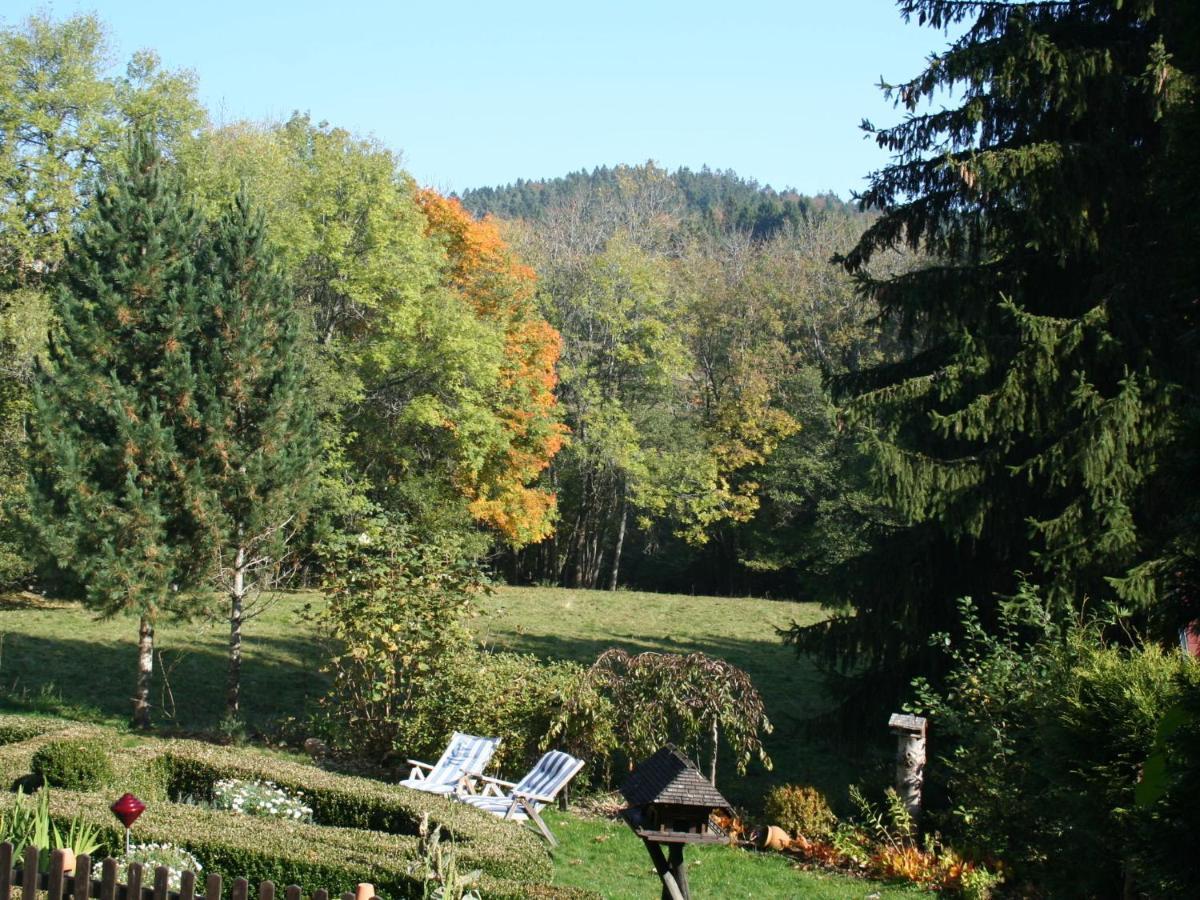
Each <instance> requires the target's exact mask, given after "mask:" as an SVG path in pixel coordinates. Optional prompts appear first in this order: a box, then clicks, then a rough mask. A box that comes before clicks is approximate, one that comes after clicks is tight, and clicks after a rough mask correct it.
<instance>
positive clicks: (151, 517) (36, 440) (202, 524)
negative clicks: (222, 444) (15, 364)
mask: <svg viewBox="0 0 1200 900" xmlns="http://www.w3.org/2000/svg"><path fill="white" fill-rule="evenodd" d="M199 234H200V224H199V219H198V217H197V216H196V214H195V212H194V211H193V210H192V208H191V207H190V206H189V205H188V204H187V203H186V202H185V201H184V199H183V197H182V194H181V191H180V186H179V181H178V179H177V177H176V176H175V173H174V172H172V171H171V169H170V168H169V166H168V165H167V164H166V163H164V161H163V159H162V158H161V156H160V155H159V151H158V150H157V148H156V147H155V145H154V143H153V141H152V140H151V139H149V138H147V137H139V138H138V139H136V140H135V141H134V142H132V144H131V148H130V152H129V154H128V163H127V165H126V166H125V167H124V168H123V169H121V170H119V171H117V172H115V173H113V174H112V175H111V177H110V178H109V179H108V181H107V183H106V184H104V186H103V187H101V189H100V190H99V192H98V193H97V195H96V198H95V212H94V216H93V217H92V218H91V219H90V220H89V222H88V225H87V227H86V228H85V229H84V230H83V231H82V232H81V234H80V235H79V237H78V240H77V243H76V246H75V249H74V252H72V253H71V254H69V255H68V257H67V263H66V266H65V269H64V273H63V279H62V283H61V286H60V287H59V288H58V290H57V292H56V295H55V312H56V313H57V316H58V325H57V327H56V328H55V330H54V333H53V334H52V339H51V342H50V347H49V362H48V364H47V365H46V367H45V368H43V369H42V370H41V371H40V372H39V373H38V377H37V379H36V382H35V392H34V406H35V414H34V416H33V422H34V429H33V438H32V446H31V462H32V480H31V495H32V504H31V505H32V513H33V518H34V521H35V523H36V527H37V529H38V531H39V532H40V534H41V537H42V538H43V540H44V542H45V545H46V548H47V550H48V551H49V552H50V554H51V555H52V556H53V558H54V559H56V560H57V562H58V564H59V565H60V566H61V567H62V568H63V569H65V570H66V571H67V572H69V573H71V574H72V575H74V576H75V577H76V578H77V579H78V581H79V582H80V583H81V586H82V589H83V591H84V596H85V598H86V603H87V605H88V606H89V607H91V608H92V609H94V610H96V611H97V612H99V613H100V614H101V615H104V616H113V615H117V614H119V613H129V614H132V615H135V616H137V618H138V620H139V625H138V666H137V681H136V689H135V692H134V721H135V723H136V724H137V725H139V726H140V727H146V726H148V725H149V722H150V696H149V695H150V678H151V673H152V667H153V652H154V627H155V623H156V621H157V620H158V619H159V617H160V615H162V614H163V613H164V612H176V613H180V612H187V611H188V610H190V609H194V608H195V607H196V606H197V605H198V604H199V603H201V602H202V600H195V599H191V598H193V597H194V596H195V594H194V593H193V592H194V591H195V590H196V589H198V588H200V587H202V586H207V584H208V572H209V561H210V556H209V553H210V547H209V536H210V534H211V532H212V529H213V525H214V519H213V517H214V516H216V515H217V513H218V511H217V510H216V509H214V508H213V507H212V505H211V502H210V498H209V495H208V492H207V491H206V490H205V489H204V483H203V479H202V477H201V472H200V467H199V460H198V458H197V457H196V456H195V454H194V451H193V449H192V448H193V447H194V445H195V444H196V443H197V442H198V441H199V440H200V438H201V437H202V434H203V428H204V423H203V422H202V420H201V418H200V415H201V411H200V409H199V408H198V406H197V402H196V401H197V397H198V394H199V388H200V380H199V378H198V373H197V371H196V369H195V367H194V365H193V358H192V354H191V352H190V348H191V347H192V345H193V342H194V340H195V337H196V332H197V329H198V325H199V321H200V319H199V313H198V310H199V304H200V291H199V280H198V277H197V273H196V269H195V266H194V264H193V262H194V260H193V254H194V251H195V248H196V243H197V241H198V239H199Z"/></svg>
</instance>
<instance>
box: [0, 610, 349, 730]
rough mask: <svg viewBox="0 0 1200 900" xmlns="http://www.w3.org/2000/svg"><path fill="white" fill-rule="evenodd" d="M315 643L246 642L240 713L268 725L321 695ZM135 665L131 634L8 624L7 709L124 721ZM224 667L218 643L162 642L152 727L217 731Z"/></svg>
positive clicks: (2, 673)
mask: <svg viewBox="0 0 1200 900" xmlns="http://www.w3.org/2000/svg"><path fill="white" fill-rule="evenodd" d="M312 647H313V643H312V641H311V640H310V639H307V638H306V637H305V636H303V635H296V636H291V637H277V636H262V637H259V636H253V637H250V638H248V639H247V641H246V644H245V657H244V659H243V662H242V710H243V718H244V719H245V721H246V722H247V723H248V724H250V725H252V726H256V727H267V726H268V725H270V724H271V723H273V722H275V721H277V720H279V719H281V718H284V717H286V716H302V715H303V714H304V712H305V710H306V708H307V705H308V704H309V703H310V702H311V701H312V700H314V699H315V698H316V697H317V696H319V695H320V694H321V693H323V692H324V689H325V680H324V678H323V677H322V676H321V675H320V673H319V672H318V671H317V665H318V660H317V659H316V658H315V657H314V655H313V652H312ZM136 664H137V648H136V643H135V641H134V640H133V638H132V635H131V638H130V640H129V641H127V642H126V641H121V640H112V639H107V640H88V639H86V638H81V637H75V636H63V637H49V636H44V635H31V634H27V633H23V632H20V631H8V632H6V633H4V635H3V644H2V654H0V708H4V709H8V710H10V711H12V710H18V711H31V712H38V713H43V714H48V715H62V716H65V717H69V718H74V719H85V720H110V721H123V720H126V719H128V718H129V716H130V713H131V710H132V703H133V701H132V694H133V686H134V675H135V668H136ZM226 665H227V660H226V656H225V648H224V645H223V642H221V641H218V640H213V639H209V640H204V641H199V642H194V643H192V644H190V645H187V644H183V643H182V642H178V641H171V640H161V641H160V642H159V647H158V648H157V652H156V654H155V671H154V679H153V685H152V688H151V703H152V705H153V718H154V724H155V726H156V727H158V728H178V729H190V730H210V729H214V728H216V727H217V725H218V724H219V723H220V721H221V719H222V718H223V717H224V715H225V676H226Z"/></svg>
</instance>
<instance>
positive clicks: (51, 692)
mask: <svg viewBox="0 0 1200 900" xmlns="http://www.w3.org/2000/svg"><path fill="white" fill-rule="evenodd" d="M308 602H319V596H318V595H315V594H311V593H310V594H294V595H288V596H285V597H283V598H282V599H281V600H280V601H279V602H278V603H276V604H275V605H273V606H271V607H270V608H269V609H268V610H267V611H266V613H265V614H263V615H262V616H260V617H258V618H255V619H252V620H250V621H249V622H248V623H247V624H246V626H245V661H244V664H243V690H242V696H243V709H244V716H245V719H246V721H247V722H248V723H249V724H250V725H252V726H257V727H260V728H265V727H268V726H269V725H271V724H272V723H274V722H276V721H278V720H280V719H282V718H285V717H288V716H296V717H300V716H303V715H304V714H305V710H306V708H307V707H308V706H309V705H310V704H311V702H312V701H313V700H314V699H315V698H316V697H318V696H320V694H321V693H322V691H323V689H324V686H325V680H324V678H323V676H322V675H321V674H320V672H319V661H320V653H321V648H320V644H319V642H318V641H317V639H316V635H314V634H313V632H312V628H311V626H310V625H309V624H308V623H307V622H305V621H304V620H303V619H302V618H301V616H300V615H299V613H300V611H301V609H302V608H303V607H304V605H305V604H306V603H308ZM821 615H822V613H821V611H820V609H819V608H818V607H817V606H816V605H815V604H806V603H787V602H781V601H771V600H760V599H748V598H727V597H692V596H684V595H674V594H651V593H642V592H634V591H617V592H609V591H578V590H564V589H557V588H507V587H502V588H500V589H499V590H498V591H497V592H496V594H495V595H494V596H492V597H490V598H488V599H487V600H485V601H484V603H483V615H481V616H480V617H479V618H478V619H477V620H476V623H475V624H476V628H477V630H478V633H479V635H480V638H481V639H482V640H483V641H484V642H485V643H486V644H487V645H488V646H490V647H493V648H496V649H504V650H516V651H521V652H526V653H533V654H536V655H537V656H540V657H543V658H548V659H573V660H577V661H578V662H581V663H584V664H588V663H591V662H592V661H593V660H594V659H595V658H596V657H597V656H598V655H599V654H600V653H601V652H603V651H604V650H606V649H607V648H609V647H613V646H619V647H623V648H625V649H627V650H629V651H631V652H637V651H642V650H660V651H668V652H676V653H685V652H688V651H691V650H700V651H703V652H705V653H708V654H711V655H713V656H720V657H723V658H725V659H727V660H729V661H730V662H732V663H734V664H735V665H737V666H740V667H742V668H743V669H745V670H746V671H747V672H749V673H750V676H751V678H752V679H753V682H754V684H755V685H756V686H757V687H758V689H759V690H760V691H761V692H762V694H763V698H764V700H765V703H766V709H767V715H768V716H769V717H770V719H771V721H772V722H773V723H774V725H775V731H774V732H773V733H772V734H771V735H769V736H767V738H766V741H765V743H766V747H767V751H768V753H769V754H770V755H771V757H772V758H773V760H774V762H775V769H774V771H773V772H769V773H768V772H767V771H765V770H764V769H763V768H762V767H761V766H760V765H758V763H757V762H756V763H752V764H751V767H750V770H749V771H748V772H747V774H746V776H745V777H744V778H742V777H739V776H737V775H736V773H735V772H733V771H732V769H731V768H730V767H729V766H727V765H725V766H722V767H721V775H720V778H719V784H720V787H721V788H722V790H723V791H724V792H725V793H726V796H728V797H729V798H730V799H731V800H733V801H734V802H736V803H742V804H745V805H749V806H755V805H756V804H757V803H758V801H759V800H760V798H761V797H762V795H763V793H764V792H765V791H766V790H767V788H768V787H769V786H770V784H772V783H779V782H784V781H790V782H803V783H806V784H814V785H816V786H818V787H820V788H822V789H823V790H824V791H825V792H826V793H827V794H828V795H829V797H830V799H831V801H832V802H833V803H834V804H835V805H841V804H844V802H845V797H846V785H847V784H848V783H850V782H851V781H856V780H860V779H862V778H863V777H864V775H865V776H869V777H870V778H871V779H872V780H878V774H879V772H882V771H884V767H885V765H886V763H885V760H886V754H887V752H888V751H889V750H890V743H889V739H888V737H887V734H886V731H885V729H884V728H882V727H881V728H880V742H879V747H878V750H879V751H880V755H879V758H878V759H875V758H872V761H871V762H870V763H867V762H864V761H863V760H862V759H857V760H849V759H847V757H846V755H845V754H844V753H843V752H840V751H838V750H836V749H833V748H831V747H829V746H827V745H826V744H824V743H823V742H821V741H820V740H818V739H816V738H814V736H813V735H812V733H811V729H810V728H808V727H806V726H805V724H804V723H805V720H806V719H808V718H810V717H811V716H813V715H814V714H816V713H819V712H821V711H823V710H825V709H827V708H828V699H827V698H826V696H825V694H824V691H823V686H822V683H821V680H820V678H819V676H818V674H817V672H816V669H815V668H814V666H813V664H812V663H811V662H809V661H807V660H802V659H800V660H798V659H797V658H796V656H795V653H794V652H793V651H792V649H791V648H790V647H786V646H784V645H783V643H782V642H781V641H780V639H779V637H778V635H777V633H776V629H777V628H780V627H783V626H786V625H788V624H789V623H790V622H792V621H793V620H795V621H799V622H804V623H807V622H813V621H817V620H818V619H819V618H820V617H821ZM227 627H228V626H227V625H226V623H225V622H224V621H220V620H218V621H213V622H193V623H187V624H179V623H176V624H171V623H163V624H161V625H160V626H159V628H158V631H157V638H156V641H157V656H156V659H155V665H156V677H155V686H154V692H153V702H154V704H155V707H156V708H155V720H156V723H157V724H158V725H159V726H160V727H167V728H171V729H178V730H182V731H193V732H195V731H211V730H213V729H215V728H216V727H217V726H218V724H219V723H220V721H221V718H222V716H223V709H224V679H225V645H226V639H227V633H226V629H227ZM136 636H137V623H136V621H135V620H134V619H131V618H117V619H111V620H107V621H97V620H96V619H95V618H94V617H93V616H91V615H90V614H89V613H88V612H86V611H85V610H83V609H82V608H81V607H79V606H78V605H76V604H72V603H61V602H55V601H41V600H38V599H37V598H34V597H31V596H29V595H19V596H16V597H9V598H6V599H3V600H0V689H2V692H0V706H4V707H7V708H9V709H26V710H28V709H34V710H42V711H45V712H48V713H54V714H61V715H69V716H71V717H73V718H91V719H96V720H103V721H110V722H121V721H124V720H125V719H126V718H127V716H128V714H129V709H130V702H129V697H130V694H131V693H132V687H133V675H134V664H135V639H136ZM726 762H728V761H727V760H726ZM876 770H879V772H877V771H876ZM885 777H886V776H885Z"/></svg>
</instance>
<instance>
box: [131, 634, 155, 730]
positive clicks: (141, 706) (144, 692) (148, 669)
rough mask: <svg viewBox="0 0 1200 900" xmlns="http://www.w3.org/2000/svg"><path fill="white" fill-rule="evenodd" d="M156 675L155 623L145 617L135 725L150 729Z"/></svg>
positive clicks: (140, 644) (140, 653) (136, 693)
mask: <svg viewBox="0 0 1200 900" xmlns="http://www.w3.org/2000/svg"><path fill="white" fill-rule="evenodd" d="M153 674H154V623H153V622H152V621H151V620H150V618H149V617H148V616H145V615H143V616H142V618H141V621H139V622H138V667H137V686H136V688H135V689H134V692H133V725H134V727H135V728H149V727H150V676H151V675H153Z"/></svg>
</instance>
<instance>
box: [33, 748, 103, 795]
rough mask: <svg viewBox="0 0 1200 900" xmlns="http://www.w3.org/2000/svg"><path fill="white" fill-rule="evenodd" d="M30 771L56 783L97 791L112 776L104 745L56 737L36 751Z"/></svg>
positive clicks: (54, 784)
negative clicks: (62, 739)
mask: <svg viewBox="0 0 1200 900" xmlns="http://www.w3.org/2000/svg"><path fill="white" fill-rule="evenodd" d="M30 771H32V772H33V774H34V775H39V776H41V778H42V780H43V781H44V782H45V783H46V784H48V785H50V786H52V787H62V788H67V789H69V790H73V791H94V790H98V789H99V788H102V787H104V786H106V785H107V784H108V782H109V781H111V780H112V777H113V770H112V764H111V763H109V761H108V754H107V753H105V752H104V748H103V747H100V746H97V745H96V744H93V743H89V742H87V741H69V740H68V741H52V742H51V743H49V744H45V745H43V746H42V747H41V748H39V749H38V751H37V752H36V753H34V754H33V758H32V761H31V762H30Z"/></svg>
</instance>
